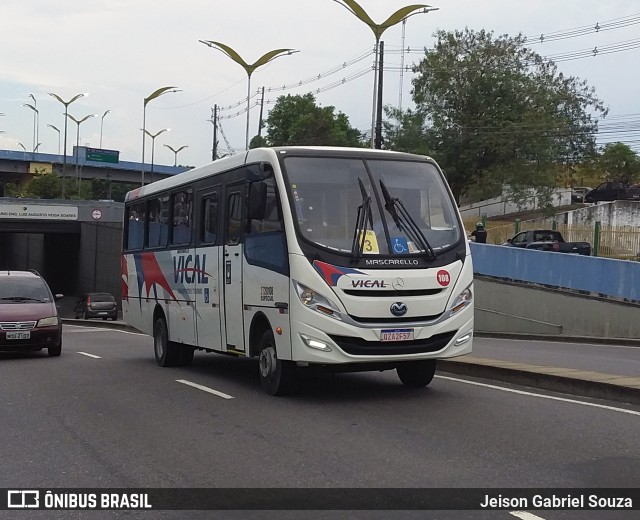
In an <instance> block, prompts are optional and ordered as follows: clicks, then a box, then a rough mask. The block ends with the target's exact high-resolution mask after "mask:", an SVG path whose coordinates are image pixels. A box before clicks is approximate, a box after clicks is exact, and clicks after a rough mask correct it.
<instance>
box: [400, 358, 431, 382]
mask: <svg viewBox="0 0 640 520" xmlns="http://www.w3.org/2000/svg"><path fill="white" fill-rule="evenodd" d="M396 372H397V373H398V377H399V378H400V381H402V384H403V385H404V386H409V387H412V388H422V387H425V386H427V385H428V384H429V383H431V381H432V380H433V376H434V374H435V372H436V360H435V359H426V360H423V361H407V362H405V363H401V364H400V365H398V366H397V367H396Z"/></svg>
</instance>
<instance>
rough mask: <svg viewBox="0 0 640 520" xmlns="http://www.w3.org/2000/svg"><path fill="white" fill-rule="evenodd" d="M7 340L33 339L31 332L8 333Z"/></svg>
mask: <svg viewBox="0 0 640 520" xmlns="http://www.w3.org/2000/svg"><path fill="white" fill-rule="evenodd" d="M7 339H31V331H26V332H7Z"/></svg>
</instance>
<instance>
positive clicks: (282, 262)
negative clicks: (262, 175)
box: [244, 177, 288, 274]
mask: <svg viewBox="0 0 640 520" xmlns="http://www.w3.org/2000/svg"><path fill="white" fill-rule="evenodd" d="M263 182H264V183H265V184H266V185H267V202H266V210H265V213H264V218H262V219H252V220H251V222H250V225H249V226H248V228H249V229H248V232H247V236H246V237H245V248H244V251H245V256H246V259H247V262H248V263H249V264H252V265H257V266H260V267H264V268H266V269H270V270H272V271H276V272H279V273H283V274H288V260H287V244H286V240H285V234H284V222H283V218H282V210H281V207H280V201H279V200H278V196H277V189H276V183H275V179H274V178H273V177H269V178H267V179H265V180H264V181H263Z"/></svg>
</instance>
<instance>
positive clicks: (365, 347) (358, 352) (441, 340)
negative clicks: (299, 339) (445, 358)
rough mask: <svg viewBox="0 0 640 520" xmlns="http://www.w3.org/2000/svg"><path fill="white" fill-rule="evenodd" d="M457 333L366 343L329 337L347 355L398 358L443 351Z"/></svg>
mask: <svg viewBox="0 0 640 520" xmlns="http://www.w3.org/2000/svg"><path fill="white" fill-rule="evenodd" d="M456 333H457V331H455V330H454V331H451V332H443V333H442V334H435V335H434V336H431V337H430V338H426V339H414V340H412V341H397V342H388V341H384V342H383V341H366V340H364V339H362V338H354V337H351V336H335V335H329V337H330V338H331V339H332V340H333V341H334V342H335V343H336V345H338V346H339V347H340V348H341V349H342V350H344V351H345V352H346V353H347V354H351V355H353V356H397V355H401V354H423V353H427V352H437V351H438V350H442V349H443V348H444V347H446V346H447V344H448V343H449V342H450V341H451V339H452V338H453V337H454V336H455V335H456Z"/></svg>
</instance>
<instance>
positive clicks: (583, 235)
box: [464, 219, 640, 261]
mask: <svg viewBox="0 0 640 520" xmlns="http://www.w3.org/2000/svg"><path fill="white" fill-rule="evenodd" d="M476 222H477V220H473V221H470V220H465V221H464V225H465V228H466V229H467V230H472V229H474V228H475V226H476ZM484 223H485V229H486V230H487V243H489V244H498V245H500V244H504V243H505V242H506V241H507V239H509V238H511V237H513V236H514V235H515V234H516V233H519V232H520V231H527V230H529V229H556V230H558V231H560V232H561V233H562V236H563V237H564V239H565V240H566V241H567V242H589V243H590V244H591V254H592V255H593V256H600V257H604V258H615V259H618V260H634V261H640V227H638V226H607V225H601V224H600V223H599V222H595V223H593V224H592V225H585V224H580V225H573V224H558V223H556V221H555V220H553V219H534V220H524V221H520V220H516V221H501V220H486V219H484Z"/></svg>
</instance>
